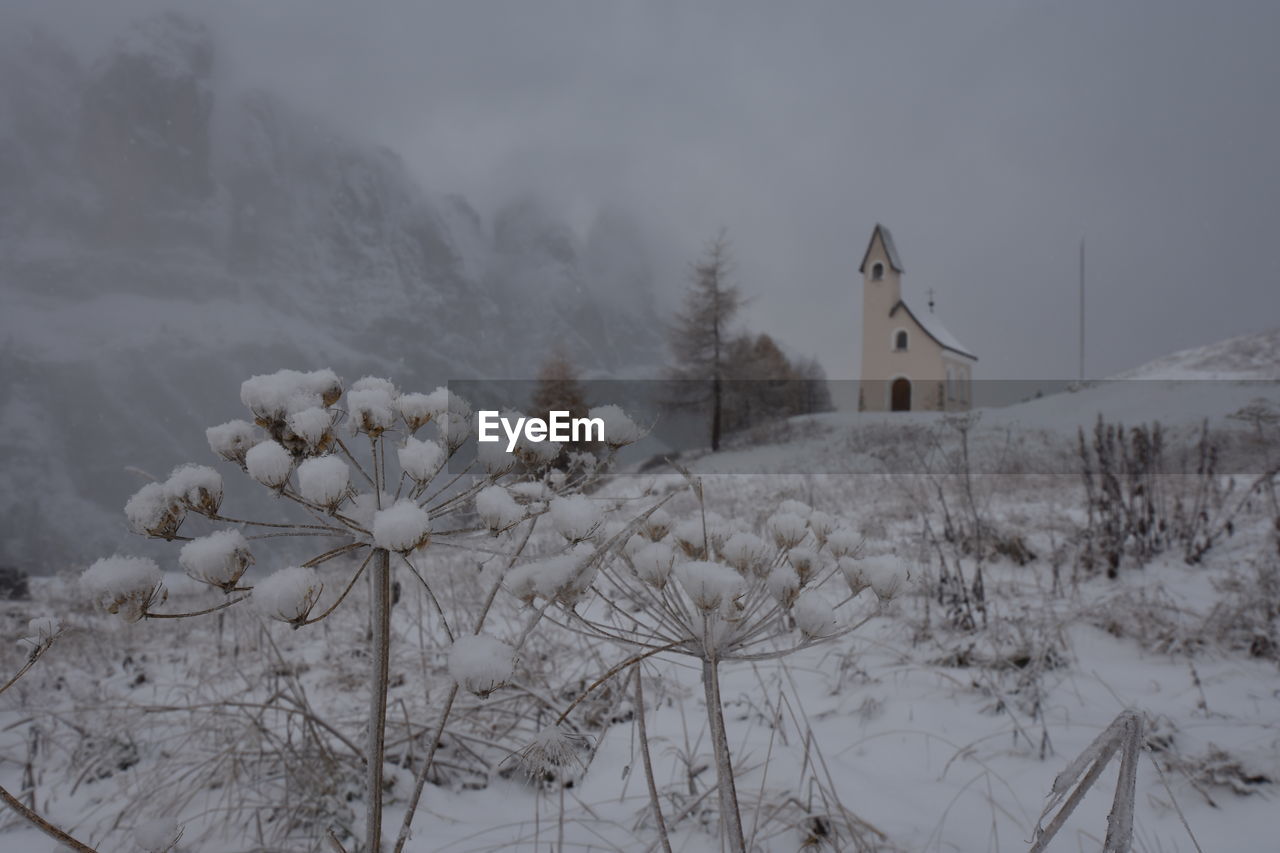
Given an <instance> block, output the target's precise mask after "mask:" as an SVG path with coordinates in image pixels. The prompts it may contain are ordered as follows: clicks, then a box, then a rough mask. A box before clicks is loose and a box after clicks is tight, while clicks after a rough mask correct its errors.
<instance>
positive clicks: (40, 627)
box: [27, 616, 62, 646]
mask: <svg viewBox="0 0 1280 853" xmlns="http://www.w3.org/2000/svg"><path fill="white" fill-rule="evenodd" d="M60 633H62V623H61V622H59V621H58V620H57V619H56V618H54V617H53V616H37V617H35V618H34V619H32V620H31V621H29V622H28V623H27V641H28V642H30V643H32V644H34V645H36V646H45V645H48V644H49V643H52V642H53V641H54V640H55V639H56V638H57V636H58V634H60Z"/></svg>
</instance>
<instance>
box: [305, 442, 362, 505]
mask: <svg viewBox="0 0 1280 853" xmlns="http://www.w3.org/2000/svg"><path fill="white" fill-rule="evenodd" d="M350 485H351V469H350V468H348V467H347V463H346V462H343V461H342V460H341V459H339V458H338V457H337V456H332V455H330V456H317V457H315V458H313V459H304V460H303V461H302V464H301V465H299V466H298V493H299V494H301V495H302V497H303V499H304V500H308V501H311V503H313V504H316V505H318V506H322V507H324V508H325V509H327V510H329V511H330V512H333V511H335V510H336V509H337V508H338V505H339V504H341V503H342V501H343V500H344V499H345V498H346V497H347V492H348V490H349V488H350Z"/></svg>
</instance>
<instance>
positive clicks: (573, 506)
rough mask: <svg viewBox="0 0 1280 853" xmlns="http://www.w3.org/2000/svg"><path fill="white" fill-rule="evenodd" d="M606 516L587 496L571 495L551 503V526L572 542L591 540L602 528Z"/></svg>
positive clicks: (554, 499)
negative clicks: (601, 523) (600, 527)
mask: <svg viewBox="0 0 1280 853" xmlns="http://www.w3.org/2000/svg"><path fill="white" fill-rule="evenodd" d="M603 519H604V514H603V513H602V512H601V511H600V507H598V506H597V505H596V502H595V501H593V500H591V498H589V497H587V496H586V495H570V496H568V497H558V498H553V499H552V501H551V524H552V525H553V526H554V527H555V529H556V530H557V531H559V532H560V535H561V536H563V537H564V538H565V539H568V540H569V541H570V542H581V541H582V540H583V539H589V538H590V537H591V536H592V535H593V534H594V533H595V532H596V529H597V528H598V527H599V526H600V522H601V521H602V520H603Z"/></svg>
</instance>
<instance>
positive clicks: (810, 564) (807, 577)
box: [787, 548, 818, 585]
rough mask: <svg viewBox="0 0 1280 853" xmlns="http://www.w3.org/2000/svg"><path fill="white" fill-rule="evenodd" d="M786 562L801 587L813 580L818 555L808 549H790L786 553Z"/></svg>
mask: <svg viewBox="0 0 1280 853" xmlns="http://www.w3.org/2000/svg"><path fill="white" fill-rule="evenodd" d="M787 562H789V563H791V567H792V568H793V569H795V570H796V575H797V577H799V578H800V583H801V584H802V585H803V584H807V583H808V582H809V581H811V580H813V574H814V572H815V571H817V568H818V555H817V553H816V552H814V551H812V550H811V549H809V548H792V549H791V550H790V551H789V552H787Z"/></svg>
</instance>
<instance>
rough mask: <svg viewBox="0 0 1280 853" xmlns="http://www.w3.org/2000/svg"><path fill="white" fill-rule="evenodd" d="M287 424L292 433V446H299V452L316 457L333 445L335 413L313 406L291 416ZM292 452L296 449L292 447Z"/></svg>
mask: <svg viewBox="0 0 1280 853" xmlns="http://www.w3.org/2000/svg"><path fill="white" fill-rule="evenodd" d="M287 424H288V426H289V431H290V432H291V433H292V436H291V439H292V440H291V441H290V442H289V443H290V444H297V445H298V446H297V448H296V450H297V452H299V453H300V454H304V455H312V456H314V455H315V454H317V453H323V452H325V451H326V450H328V449H329V446H330V445H332V444H333V412H331V411H329V410H328V409H321V408H319V407H318V406H312V407H311V408H309V409H303V410H302V411H300V412H294V413H293V414H291V415H289V418H288V421H287ZM290 449H291V450H293V449H295V448H293V447H290Z"/></svg>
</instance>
